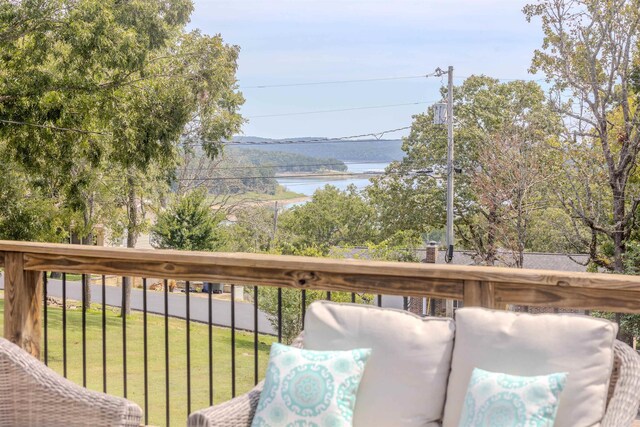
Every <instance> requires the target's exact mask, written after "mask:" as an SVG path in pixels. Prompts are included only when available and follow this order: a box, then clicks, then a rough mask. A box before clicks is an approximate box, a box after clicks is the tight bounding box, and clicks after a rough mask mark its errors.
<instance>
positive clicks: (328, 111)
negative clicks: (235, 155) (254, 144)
mask: <svg viewBox="0 0 640 427" xmlns="http://www.w3.org/2000/svg"><path fill="white" fill-rule="evenodd" d="M433 102H435V101H418V102H407V103H403V104H387V105H373V106H369V107H351V108H338V109H333V110H315V111H301V112H292V113H278V114H263V115H259V116H248V117H246V118H247V119H260V118H265V117H287V116H303V115H308V114H323V113H339V112H344V111H356V110H373V109H379V108H393V107H405V106H409V105H423V104H430V103H433Z"/></svg>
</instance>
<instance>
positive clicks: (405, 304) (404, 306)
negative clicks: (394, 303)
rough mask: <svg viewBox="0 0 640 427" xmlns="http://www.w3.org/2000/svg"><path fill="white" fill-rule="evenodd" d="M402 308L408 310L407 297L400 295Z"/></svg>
mask: <svg viewBox="0 0 640 427" xmlns="http://www.w3.org/2000/svg"><path fill="white" fill-rule="evenodd" d="M402 309H403V310H409V297H402Z"/></svg>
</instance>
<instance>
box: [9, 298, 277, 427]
mask: <svg viewBox="0 0 640 427" xmlns="http://www.w3.org/2000/svg"><path fill="white" fill-rule="evenodd" d="M3 312H4V300H0V324H2V322H3V320H2V319H3V316H2V314H3ZM142 318H143V317H142V314H141V313H133V314H132V315H131V316H129V317H128V318H127V397H128V398H129V399H131V400H133V401H135V402H136V403H138V405H140V407H142V408H143V409H144V388H143V387H144V383H143V354H144V353H143V351H144V350H143V321H142ZM48 324H49V328H48V333H49V337H48V343H49V346H48V352H49V366H50V367H51V368H53V369H54V370H55V371H56V372H59V373H60V374H62V372H63V367H62V310H61V309H60V308H52V307H49V309H48ZM81 325H82V311H81V310H67V355H68V356H67V357H68V359H67V369H68V377H69V379H71V380H72V381H74V382H76V383H78V384H82V328H81ZM208 337H209V335H208V327H207V326H206V325H203V324H197V323H191V408H192V411H193V410H196V409H200V408H204V407H207V406H208V405H209V368H208V363H209V360H208V357H209V356H208V354H209V353H208V348H209V347H208V343H209V338H208ZM273 341H274V337H271V336H265V335H260V336H259V350H258V351H259V370H260V375H261V376H262V375H263V374H264V371H265V368H266V364H267V361H268V358H269V346H270V345H271V343H272V342H273ZM169 343H170V344H169V358H170V372H169V381H170V387H169V391H170V398H171V405H170V409H171V425H177V426H183V425H185V422H186V417H187V373H186V372H187V371H186V360H187V356H186V324H185V321H184V320H180V319H170V320H169ZM42 352H43V355H42V358H43V360H44V346H43V348H42ZM148 354H149V357H148V363H149V368H148V369H149V416H150V418H149V423H150V424H152V425H165V352H164V318H163V317H161V316H156V315H151V314H150V315H149V316H148ZM213 354H214V356H213V359H214V360H213V375H214V391H215V395H214V399H215V403H220V402H222V401H225V400H227V399H229V398H230V397H231V330H230V329H226V328H215V327H214V328H213ZM253 361H254V352H253V333H247V332H236V371H237V372H236V386H237V394H240V393H242V392H244V391H247V390H249V389H250V388H251V387H253V384H254V376H253V375H254V374H253V372H254V371H253V368H254V364H253ZM122 371H123V367H122V322H121V319H120V318H119V317H118V311H115V310H111V309H107V392H108V393H109V394H114V395H118V396H122V395H123V394H122V392H123V372H122ZM87 387H88V388H90V389H93V390H98V391H102V312H101V311H100V310H99V309H92V310H89V311H87Z"/></svg>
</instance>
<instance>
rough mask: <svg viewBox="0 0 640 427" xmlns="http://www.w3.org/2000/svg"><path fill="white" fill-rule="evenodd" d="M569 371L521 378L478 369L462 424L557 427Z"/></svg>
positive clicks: (493, 426) (497, 426) (461, 418)
mask: <svg viewBox="0 0 640 427" xmlns="http://www.w3.org/2000/svg"><path fill="white" fill-rule="evenodd" d="M566 379H567V374H566V373H558V374H551V375H540V376H535V377H520V376H515V375H507V374H498V373H493V372H488V371H484V370H482V369H478V368H475V369H474V370H473V373H472V374H471V380H470V381H469V387H468V388H467V395H466V396H465V399H464V407H463V408H462V416H461V417H460V424H459V427H553V423H554V421H555V419H556V412H557V410H558V401H559V398H560V393H561V392H562V390H563V389H564V385H565V382H566Z"/></svg>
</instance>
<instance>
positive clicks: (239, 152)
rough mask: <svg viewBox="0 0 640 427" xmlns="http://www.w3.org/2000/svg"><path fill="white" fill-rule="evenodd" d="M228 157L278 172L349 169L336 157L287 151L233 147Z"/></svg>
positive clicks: (343, 170) (227, 154)
mask: <svg viewBox="0 0 640 427" xmlns="http://www.w3.org/2000/svg"><path fill="white" fill-rule="evenodd" d="M226 157H227V158H234V157H237V158H241V159H246V160H247V161H248V162H249V163H251V164H252V165H254V166H262V167H265V168H270V169H272V170H273V171H274V172H276V173H282V172H318V171H339V172H345V171H346V170H347V165H345V164H344V162H342V161H340V160H338V159H335V158H330V157H314V156H306V155H303V154H298V153H289V152H286V151H265V150H257V149H246V148H243V149H241V148H238V147H232V148H230V149H228V150H227V152H226Z"/></svg>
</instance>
